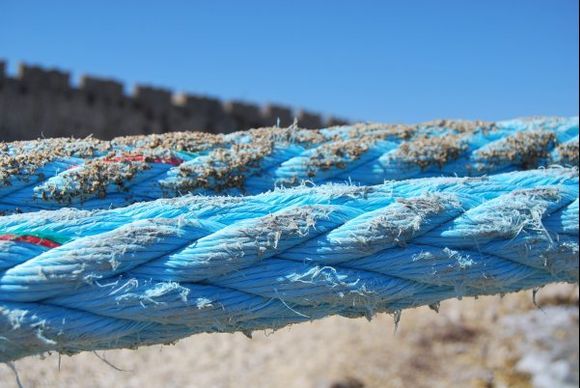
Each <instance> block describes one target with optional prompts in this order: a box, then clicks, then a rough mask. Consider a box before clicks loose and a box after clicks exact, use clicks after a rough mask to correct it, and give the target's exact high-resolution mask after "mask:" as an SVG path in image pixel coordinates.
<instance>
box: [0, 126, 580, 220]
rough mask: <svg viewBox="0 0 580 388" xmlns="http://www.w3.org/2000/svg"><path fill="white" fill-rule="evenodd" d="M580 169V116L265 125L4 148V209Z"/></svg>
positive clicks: (0, 173) (0, 163) (0, 156)
mask: <svg viewBox="0 0 580 388" xmlns="http://www.w3.org/2000/svg"><path fill="white" fill-rule="evenodd" d="M552 164H557V165H561V166H577V165H578V118H577V117H573V118H535V119H519V120H510V121H502V122H497V123H490V122H480V121H473V122H471V121H448V120H440V121H435V122H430V123H423V124H417V125H412V126H406V125H382V124H359V125H354V126H346V127H335V128H328V129H321V130H305V129H298V128H295V127H291V128H287V129H282V128H261V129H255V130H250V131H244V132H237V133H234V134H229V135H216V134H207V133H199V132H176V133H167V134H162V135H148V136H134V137H123V138H117V139H114V140H112V141H109V142H105V141H99V140H96V139H92V138H89V139H83V140H75V139H44V140H38V141H26V142H15V143H6V144H3V145H0V212H4V213H7V214H9V213H14V212H24V211H33V210H39V209H57V208H61V207H70V206H72V207H77V208H83V209H94V208H111V207H120V206H126V205H128V204H130V203H133V202H137V201H144V200H152V199H158V198H163V197H175V196H179V195H183V194H187V193H194V194H203V195H209V194H211V195H215V194H218V195H219V194H226V195H239V194H245V195H248V194H250V195H251V194H258V193H262V192H265V191H268V190H271V189H273V188H274V187H277V186H286V187H287V186H295V185H299V184H301V183H302V182H304V181H310V182H314V183H317V184H322V183H329V182H353V183H358V184H364V185H372V184H379V183H381V182H383V181H384V180H390V179H410V178H419V177H432V176H481V175H485V174H490V173H502V172H508V171H514V170H522V169H534V168H539V167H546V166H549V165H552Z"/></svg>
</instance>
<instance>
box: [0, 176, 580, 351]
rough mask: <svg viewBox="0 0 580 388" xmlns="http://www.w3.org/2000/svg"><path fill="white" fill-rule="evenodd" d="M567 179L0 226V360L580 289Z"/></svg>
mask: <svg viewBox="0 0 580 388" xmlns="http://www.w3.org/2000/svg"><path fill="white" fill-rule="evenodd" d="M578 203H579V201H578V170H577V169H565V168H553V169H545V170H531V171H523V172H513V173H506V174H498V175H493V176H489V177H481V178H425V179H417V180H408V181H392V182H386V183H384V184H381V185H377V186H350V185H323V186H318V187H304V186H301V187H297V188H290V189H280V190H275V191H273V192H269V193H265V194H261V195H257V196H251V197H202V196H184V197H180V198H174V199H161V200H157V201H152V202H145V203H138V204H134V205H132V206H129V207H126V208H118V209H111V210H98V211H86V210H77V209H61V210H58V211H41V212H36V213H29V214H19V215H11V216H5V217H0V231H1V232H0V233H1V235H0V236H2V237H0V240H3V241H0V244H1V245H0V268H1V269H0V271H1V272H0V361H10V360H15V359H18V358H21V357H24V356H27V355H31V354H39V353H42V352H46V351H58V352H61V353H69V354H70V353H75V352H80V351H85V350H96V349H110V348H122V347H131V348H132V347H137V346H140V345H147V344H156V343H168V342H173V341H176V340H178V339H180V338H183V337H186V336H189V335H192V334H195V333H200V332H235V331H242V332H244V333H247V334H248V335H249V334H250V333H251V332H252V331H254V330H259V329H266V328H271V329H275V328H279V327H283V326H285V325H288V324H291V323H296V322H303V321H309V320H313V319H318V318H322V317H324V316H328V315H336V314H338V315H342V316H346V317H359V316H366V317H368V318H370V317H372V316H373V314H375V313H377V312H390V313H394V314H395V315H396V316H397V315H398V314H399V312H400V311H401V310H402V309H405V308H410V307H414V306H421V305H430V306H432V307H433V308H434V309H436V308H437V306H438V303H439V302H440V301H442V300H444V299H448V298H454V297H462V296H475V295H486V294H495V293H506V292H512V291H517V290H521V289H527V288H535V287H540V286H542V285H545V284H547V283H550V282H557V281H566V282H577V281H578V269H579V264H578Z"/></svg>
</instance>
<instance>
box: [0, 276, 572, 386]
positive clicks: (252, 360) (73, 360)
mask: <svg viewBox="0 0 580 388" xmlns="http://www.w3.org/2000/svg"><path fill="white" fill-rule="evenodd" d="M537 300H538V304H539V305H540V306H541V308H538V307H536V306H534V304H533V303H532V293H531V291H529V292H526V293H523V292H522V293H518V294H512V295H508V296H505V297H503V298H500V297H499V296H495V297H485V298H480V299H477V300H476V299H473V298H466V299H464V300H462V301H458V300H451V301H446V302H444V303H442V304H441V308H440V311H439V314H437V313H435V312H434V311H432V310H430V309H429V308H426V307H425V308H418V309H413V310H407V311H405V312H403V316H402V319H401V322H400V324H399V327H398V329H397V331H396V333H394V329H395V325H394V322H393V319H392V317H390V316H388V315H379V316H377V317H376V318H375V319H373V320H372V321H371V322H368V321H367V320H365V319H346V318H338V317H331V318H327V319H324V320H321V321H317V322H312V323H306V324H300V325H295V326H292V327H288V328H285V329H282V330H279V331H276V332H274V333H255V334H254V338H253V339H248V338H246V337H245V336H243V335H242V334H211V335H209V334H207V335H206V334H204V335H197V336H194V337H191V338H188V339H186V340H183V341H181V342H179V343H178V344H176V345H174V346H153V347H147V348H142V349H139V350H137V351H131V350H118V351H107V352H104V353H103V352H99V353H98V355H96V354H94V353H83V354H79V355H76V356H73V357H68V356H63V357H62V358H61V359H60V369H59V357H58V355H52V356H49V357H46V358H43V359H41V358H39V357H29V358H26V359H23V360H19V361H18V362H16V363H15V365H16V369H17V371H18V375H19V378H20V380H21V383H22V385H23V386H24V387H80V386H82V387H113V386H114V387H116V386H119V387H316V388H317V387H321V388H325V387H329V388H330V387H332V388H361V387H443V386H445V387H448V386H451V387H530V386H537V387H552V386H558V387H566V386H570V387H573V386H578V353H579V352H578V288H577V287H575V286H570V285H554V286H550V287H547V288H545V289H543V290H542V291H540V293H539V295H538V299H537ZM100 357H101V358H105V359H106V360H107V362H104V361H103V360H101V359H100ZM108 363H110V364H111V365H113V366H114V367H113V366H111V365H108ZM115 368H117V369H120V370H117V369H115ZM0 386H1V387H7V388H9V387H16V386H17V381H16V378H15V375H14V373H13V372H12V371H11V369H10V368H9V367H8V366H6V365H0Z"/></svg>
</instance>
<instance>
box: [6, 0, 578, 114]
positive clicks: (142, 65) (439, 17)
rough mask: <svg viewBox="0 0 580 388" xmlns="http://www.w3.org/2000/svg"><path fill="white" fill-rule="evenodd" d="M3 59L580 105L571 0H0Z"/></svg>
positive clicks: (488, 103) (216, 85) (102, 71)
mask: <svg viewBox="0 0 580 388" xmlns="http://www.w3.org/2000/svg"><path fill="white" fill-rule="evenodd" d="M0 58H4V59H6V60H8V61H9V63H10V69H11V71H14V68H15V67H16V63H17V62H19V61H26V62H30V63H36V64H41V65H44V66H56V67H60V68H62V69H65V70H70V71H72V73H73V75H74V76H75V78H77V77H78V76H79V75H80V74H82V73H89V74H95V75H102V76H108V77H113V78H116V79H119V80H123V81H125V82H126V83H127V85H129V86H130V85H132V84H134V83H135V82H138V81H142V82H145V83H149V84H153V85H158V86H164V87H169V88H172V89H177V90H183V91H190V92H194V93H203V94H209V95H212V96H216V97H219V98H223V99H244V100H248V101H253V102H258V103H263V102H268V101H272V102H277V103H281V104H287V105H291V106H295V107H305V108H308V109H311V110H314V111H320V112H323V113H334V114H336V115H338V116H342V117H345V118H349V119H362V120H373V121H388V122H416V121H421V120H428V119H433V118H441V117H446V118H467V119H475V118H482V119H504V118H510V117H515V116H522V115H543V114H548V115H577V114H578V1H577V0H553V1H548V0H543V1H536V0H521V1H517V0H509V1H508V0H497V1H495V0H494V1H491V0H486V1H471V0H464V1H447V0H440V1H435V0H432V1H427V0H426V1H396V2H395V1H386V0H385V1H348V2H347V1H330V0H328V1H314V0H310V1H301V0H287V1H275V0H272V1H241V0H240V1H217V0H215V1H169V0H166V1H144V0H140V1H103V0H101V1H58V0H52V1H45V0H43V1H28V0H0Z"/></svg>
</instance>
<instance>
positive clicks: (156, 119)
mask: <svg viewBox="0 0 580 388" xmlns="http://www.w3.org/2000/svg"><path fill="white" fill-rule="evenodd" d="M294 118H296V119H297V120H298V124H299V125H300V126H302V127H305V128H320V127H324V126H331V125H338V124H344V123H345V121H344V120H339V119H335V118H332V117H329V118H323V117H322V116H321V115H318V114H316V113H312V112H307V111H294V110H292V109H290V108H288V107H284V106H278V105H267V106H259V105H255V104H251V103H247V102H241V101H228V102H222V101H220V100H218V99H214V98H210V97H205V96H197V95H189V94H179V95H178V94H174V93H173V92H172V91H170V90H167V89H161V88H155V87H151V86H145V85H137V86H136V87H135V88H134V90H133V93H131V94H130V95H127V94H125V92H124V85H123V84H122V83H120V82H118V81H115V80H110V79H102V78H97V77H92V76H83V77H82V78H81V79H80V82H79V85H78V87H75V86H73V85H72V84H71V77H70V74H69V73H67V72H64V71H61V70H58V69H45V68H41V67H37V66H29V65H25V64H21V65H20V67H19V70H18V74H17V75H16V76H14V77H12V76H10V75H8V74H7V72H6V64H5V63H4V62H2V61H0V141H12V140H24V139H35V138H38V137H56V136H71V135H74V136H77V137H84V136H88V135H91V134H92V135H93V136H95V137H97V138H102V139H110V138H112V137H115V136H122V135H136V134H148V133H162V132H168V131H179V130H202V131H207V132H232V131H236V130H242V129H248V128H254V127H261V126H271V125H276V124H277V123H279V124H280V125H281V126H287V125H290V124H291V123H292V122H293V121H294Z"/></svg>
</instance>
